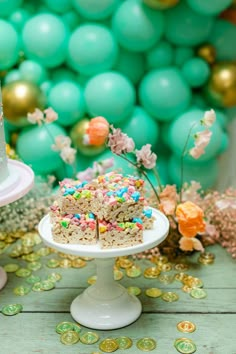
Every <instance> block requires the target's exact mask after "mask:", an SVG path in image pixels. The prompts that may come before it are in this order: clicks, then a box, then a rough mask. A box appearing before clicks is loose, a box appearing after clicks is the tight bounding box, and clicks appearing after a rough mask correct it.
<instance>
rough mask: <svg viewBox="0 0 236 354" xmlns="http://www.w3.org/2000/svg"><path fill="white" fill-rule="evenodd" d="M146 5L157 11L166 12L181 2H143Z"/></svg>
mask: <svg viewBox="0 0 236 354" xmlns="http://www.w3.org/2000/svg"><path fill="white" fill-rule="evenodd" d="M143 2H144V4H145V5H147V6H149V7H151V8H153V9H156V10H166V9H169V8H171V7H174V6H176V5H177V4H178V3H179V0H143Z"/></svg>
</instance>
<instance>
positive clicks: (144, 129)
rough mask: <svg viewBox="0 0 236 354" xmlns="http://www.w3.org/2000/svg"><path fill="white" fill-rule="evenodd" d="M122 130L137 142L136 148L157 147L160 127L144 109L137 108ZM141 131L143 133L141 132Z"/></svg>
mask: <svg viewBox="0 0 236 354" xmlns="http://www.w3.org/2000/svg"><path fill="white" fill-rule="evenodd" d="M121 129H122V131H123V132H124V133H126V134H127V135H128V136H130V137H131V138H132V139H133V140H134V142H135V148H136V149H141V147H142V146H143V145H145V144H151V145H152V146H155V145H156V144H157V141H158V136H159V126H158V123H157V121H156V120H155V119H153V118H152V117H151V116H150V115H149V114H148V113H147V112H146V111H145V110H144V109H143V108H142V107H139V106H136V107H135V108H134V111H133V113H132V114H131V116H130V117H129V118H128V120H127V121H126V122H125V123H124V124H122V126H121ZM140 129H141V132H140Z"/></svg>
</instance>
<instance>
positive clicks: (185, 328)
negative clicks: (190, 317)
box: [177, 321, 196, 333]
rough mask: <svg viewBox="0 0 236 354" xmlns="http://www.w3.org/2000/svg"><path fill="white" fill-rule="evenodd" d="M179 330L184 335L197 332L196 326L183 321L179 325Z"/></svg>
mask: <svg viewBox="0 0 236 354" xmlns="http://www.w3.org/2000/svg"><path fill="white" fill-rule="evenodd" d="M177 329H178V330H179V331H180V332H183V333H192V332H194V331H195V330H196V325H195V324H194V323H193V322H190V321H181V322H179V323H178V324H177Z"/></svg>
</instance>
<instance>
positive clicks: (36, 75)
mask: <svg viewBox="0 0 236 354" xmlns="http://www.w3.org/2000/svg"><path fill="white" fill-rule="evenodd" d="M19 71H20V75H21V78H22V79H23V80H27V81H30V82H33V83H35V84H37V85H40V84H41V83H42V82H43V81H45V80H46V79H47V76H48V74H47V71H46V69H45V67H44V66H43V65H41V64H39V63H37V62H36V61H33V60H24V61H23V62H22V63H21V64H20V65H19Z"/></svg>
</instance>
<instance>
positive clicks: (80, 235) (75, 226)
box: [50, 203, 97, 245]
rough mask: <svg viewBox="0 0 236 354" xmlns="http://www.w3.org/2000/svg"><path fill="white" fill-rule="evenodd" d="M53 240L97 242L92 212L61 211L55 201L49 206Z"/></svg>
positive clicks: (73, 242)
mask: <svg viewBox="0 0 236 354" xmlns="http://www.w3.org/2000/svg"><path fill="white" fill-rule="evenodd" d="M50 209H51V210H50V219H51V223H52V236H53V240H54V241H55V242H58V243H71V244H82V245H92V244H95V243H97V230H96V219H95V216H94V214H92V213H88V214H66V213H61V211H60V208H59V207H58V205H57V204H56V203H55V204H54V205H52V206H51V208H50Z"/></svg>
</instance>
